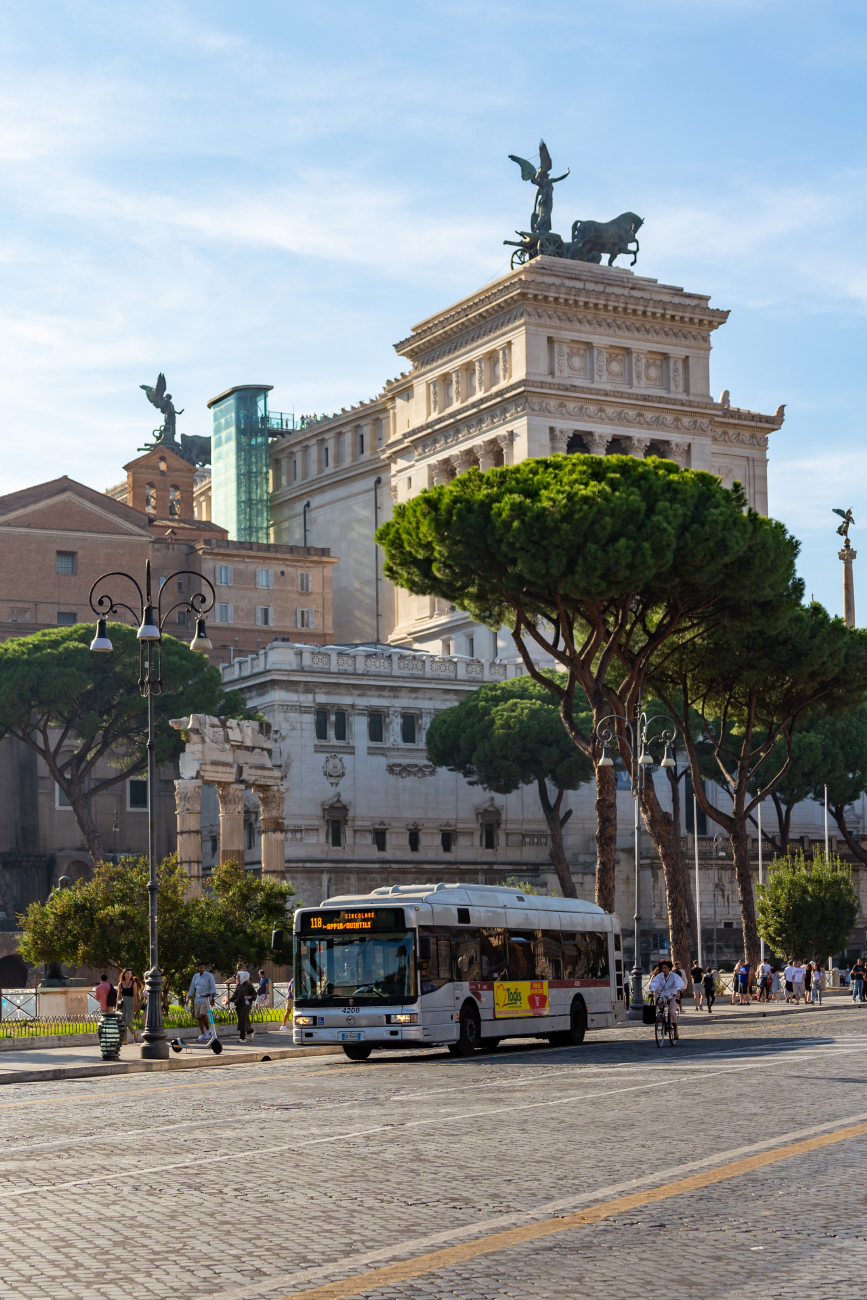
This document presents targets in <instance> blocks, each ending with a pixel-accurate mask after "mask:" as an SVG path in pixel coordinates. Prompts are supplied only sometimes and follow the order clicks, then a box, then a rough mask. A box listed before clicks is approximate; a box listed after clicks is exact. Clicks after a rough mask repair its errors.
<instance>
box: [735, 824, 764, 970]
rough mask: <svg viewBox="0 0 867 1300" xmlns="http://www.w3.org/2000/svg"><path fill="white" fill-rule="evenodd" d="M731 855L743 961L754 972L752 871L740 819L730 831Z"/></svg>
mask: <svg viewBox="0 0 867 1300" xmlns="http://www.w3.org/2000/svg"><path fill="white" fill-rule="evenodd" d="M730 838H731V846H732V854H733V857H734V860H735V875H736V876H737V882H738V896H739V898H740V903H741V921H742V923H743V928H744V960H745V961H746V962H747V963H748V964H749V966H750V967H751V968H752V969H753V970H755V969H756V967H757V966H758V964H759V931H758V928H757V926H756V900H755V895H754V893H753V871H752V866H751V864H750V839H749V836H748V835H747V832H746V828H745V826H744V825H743V822H742V819H741V818H740V817H738V818H736V819H734V826H733V829H732V831H731V837H730Z"/></svg>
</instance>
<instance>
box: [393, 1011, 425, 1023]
mask: <svg viewBox="0 0 867 1300" xmlns="http://www.w3.org/2000/svg"><path fill="white" fill-rule="evenodd" d="M385 1023H386V1024H387V1025H417V1024H418V1013H417V1012H415V1011H412V1012H410V1011H402V1012H401V1013H400V1014H399V1015H396V1016H386V1017H385Z"/></svg>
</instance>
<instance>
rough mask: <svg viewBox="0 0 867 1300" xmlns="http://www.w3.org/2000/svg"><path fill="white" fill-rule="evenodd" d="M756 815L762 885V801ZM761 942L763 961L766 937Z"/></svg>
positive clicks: (760, 881) (761, 882) (763, 958)
mask: <svg viewBox="0 0 867 1300" xmlns="http://www.w3.org/2000/svg"><path fill="white" fill-rule="evenodd" d="M756 815H757V817H758V823H759V884H760V885H762V884H764V881H763V880H762V805H761V803H759V804H758V805H757V807H756ZM760 943H761V952H762V961H764V960H765V941H764V939H762V940H760Z"/></svg>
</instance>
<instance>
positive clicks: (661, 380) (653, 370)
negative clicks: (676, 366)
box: [644, 352, 665, 388]
mask: <svg viewBox="0 0 867 1300" xmlns="http://www.w3.org/2000/svg"><path fill="white" fill-rule="evenodd" d="M644 382H645V384H646V385H647V387H648V388H662V387H664V385H665V357H664V356H663V354H662V353H661V352H648V353H647V355H646V356H645V358H644Z"/></svg>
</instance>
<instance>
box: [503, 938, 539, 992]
mask: <svg viewBox="0 0 867 1300" xmlns="http://www.w3.org/2000/svg"><path fill="white" fill-rule="evenodd" d="M535 939H536V936H535V935H534V934H533V932H532V930H531V931H529V932H528V931H521V930H510V931H509V947H508V953H509V961H508V968H509V979H510V980H532V979H535V978H536V958H535V954H534V948H535Z"/></svg>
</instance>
